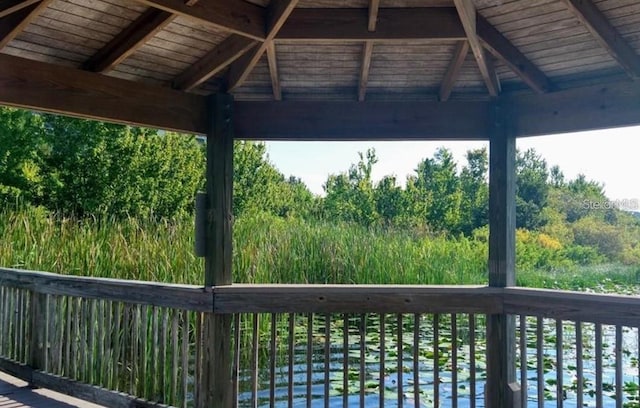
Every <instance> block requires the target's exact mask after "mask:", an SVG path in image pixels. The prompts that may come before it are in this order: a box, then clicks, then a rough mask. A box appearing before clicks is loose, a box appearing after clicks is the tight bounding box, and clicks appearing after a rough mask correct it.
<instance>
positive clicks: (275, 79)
mask: <svg viewBox="0 0 640 408" xmlns="http://www.w3.org/2000/svg"><path fill="white" fill-rule="evenodd" d="M267 61H268V63H269V74H270V75H271V89H272V90H273V98H274V99H275V100H276V101H281V100H282V88H281V87H280V75H279V74H278V58H277V57H276V45H275V44H274V43H273V41H271V42H270V43H269V44H268V45H267Z"/></svg>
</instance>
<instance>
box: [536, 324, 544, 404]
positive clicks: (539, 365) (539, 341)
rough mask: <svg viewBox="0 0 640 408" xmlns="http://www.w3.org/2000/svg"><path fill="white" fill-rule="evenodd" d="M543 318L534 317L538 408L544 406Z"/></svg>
mask: <svg viewBox="0 0 640 408" xmlns="http://www.w3.org/2000/svg"><path fill="white" fill-rule="evenodd" d="M543 325H544V320H543V319H542V317H540V316H538V318H537V319H536V377H537V378H536V380H537V387H538V408H544V358H543V357H544V356H543V353H544V349H543V347H544V326H543Z"/></svg>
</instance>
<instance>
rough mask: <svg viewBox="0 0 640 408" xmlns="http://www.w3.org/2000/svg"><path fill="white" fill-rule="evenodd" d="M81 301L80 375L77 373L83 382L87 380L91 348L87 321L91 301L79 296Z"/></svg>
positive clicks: (89, 327) (89, 329) (89, 325)
mask: <svg viewBox="0 0 640 408" xmlns="http://www.w3.org/2000/svg"><path fill="white" fill-rule="evenodd" d="M80 300H81V303H82V318H81V320H80V338H81V340H80V347H81V351H80V375H79V379H80V381H83V382H88V381H89V378H90V377H89V371H90V370H89V364H90V359H89V350H90V349H91V346H90V339H91V334H89V332H93V331H92V330H91V324H90V323H89V319H90V316H91V314H90V309H91V303H92V301H91V300H89V299H84V298H81V299H80Z"/></svg>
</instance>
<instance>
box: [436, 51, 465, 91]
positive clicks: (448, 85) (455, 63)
mask: <svg viewBox="0 0 640 408" xmlns="http://www.w3.org/2000/svg"><path fill="white" fill-rule="evenodd" d="M468 54H469V42H468V41H460V42H459V43H458V45H457V46H456V50H455V51H454V53H453V58H452V59H451V63H450V64H449V68H448V69H447V73H446V74H445V76H444V79H443V80H442V84H441V85H440V93H439V95H440V101H441V102H446V101H448V100H449V97H450V96H451V91H453V87H454V85H455V83H456V81H457V80H458V76H459V75H460V70H461V69H462V66H463V65H464V61H465V60H466V58H467V55H468Z"/></svg>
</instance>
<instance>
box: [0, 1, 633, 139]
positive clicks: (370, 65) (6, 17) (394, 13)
mask: <svg viewBox="0 0 640 408" xmlns="http://www.w3.org/2000/svg"><path fill="white" fill-rule="evenodd" d="M639 55H640V1H638V0H453V1H451V0H342V1H341V0H315V1H314V0H252V1H250V2H249V1H243V0H41V1H34V0H0V64H4V65H5V66H6V67H8V66H12V67H13V68H12V71H9V68H5V72H6V77H5V78H4V80H3V78H2V76H0V81H1V82H0V91H2V90H3V88H4V90H5V91H6V92H7V93H11V92H10V91H11V89H10V88H11V87H12V86H15V83H16V81H18V80H20V81H26V80H27V79H25V78H22V77H21V78H19V79H17V78H16V75H19V72H18V71H21V72H24V71H29V70H31V71H32V72H34V73H35V74H34V75H33V76H36V77H37V76H38V74H37V73H38V72H42V75H43V77H47V78H54V77H56V78H58V77H59V76H63V77H65V78H67V79H69V80H73V81H75V80H76V79H77V78H85V76H84V75H83V73H84V72H87V73H94V74H92V75H90V76H88V77H87V78H90V79H87V81H88V82H84V83H85V84H86V83H92V84H94V86H98V85H96V84H102V83H103V82H104V83H105V84H106V83H107V82H105V81H109V80H110V79H114V80H113V81H112V82H111V83H112V84H115V85H114V86H116V88H117V87H124V88H126V87H127V85H126V84H127V83H126V82H118V81H117V80H115V78H119V79H123V80H126V81H130V82H131V83H136V84H137V85H140V86H143V87H146V86H149V87H152V88H148V89H152V90H153V89H157V90H159V89H164V90H166V91H169V90H175V91H179V92H180V93H181V94H183V95H184V97H185V98H187V99H184V100H183V99H179V100H180V101H181V102H184V103H186V104H187V105H188V104H189V103H191V102H189V101H191V100H190V99H188V98H189V96H188V95H194V96H197V95H209V94H212V93H217V92H230V93H232V94H233V95H234V96H235V99H236V100H237V101H246V102H251V101H282V104H281V105H276V106H275V107H271V106H269V109H275V111H274V112H277V111H278V109H281V108H283V107H285V106H289V105H286V104H285V102H291V105H290V106H295V105H294V103H295V102H297V101H305V102H307V103H310V102H315V103H318V105H316V106H315V107H314V108H313V109H317V108H318V107H322V106H324V105H321V104H324V103H328V102H331V101H342V102H358V101H359V102H380V101H386V102H388V101H402V102H403V103H408V102H410V101H418V102H438V104H441V103H444V102H447V103H453V102H456V101H457V102H461V103H463V102H467V101H477V102H480V103H482V102H484V101H496V100H505V101H506V100H509V98H513V97H514V95H524V98H530V100H538V99H536V98H537V96H536V95H538V96H540V95H547V94H553V95H554V96H553V97H552V98H550V100H558V99H559V98H560V96H558V95H556V94H557V93H559V92H564V91H571V90H581V89H584V87H586V86H589V85H603V84H612V85H613V86H615V87H618V88H620V89H624V86H622V87H620V85H619V84H621V83H628V84H631V85H629V86H630V89H632V90H634V91H635V90H637V87H638V85H637V83H636V82H635V81H636V80H637V79H638V78H640V56H639ZM13 57H17V59H16V58H13ZM38 62H40V63H45V64H38ZM25 63H27V65H24V64H25ZM34 64H35V65H34ZM63 68H64V69H65V71H60V69H63ZM1 70H2V67H1V66H0V71H1ZM33 76H32V77H31V80H37V79H38V78H33ZM7 78H11V81H9V79H7ZM2 84H4V85H2ZM11 84H13V85H11ZM32 85H33V84H32ZM38 86H41V87H44V88H46V87H47V86H48V85H47V84H42V83H41V84H39V85H38ZM59 86H60V87H62V85H59ZM67 86H70V85H69V83H67V82H66V83H65V84H64V87H67ZM618 88H616V89H618ZM132 89H133V88H132ZM144 89H147V88H144ZM54 91H55V90H54ZM138 91H140V90H138ZM140 92H142V91H140ZM150 92H153V91H150ZM594 92H597V91H594ZM594 92H591V93H590V95H594ZM578 93H579V92H578ZM62 94H63V93H62V92H60V95H62ZM171 95H177V93H175V94H174V93H168V94H163V96H162V97H160V99H162V98H167V99H172V96H171ZM595 95H597V93H596V94H595ZM633 95H635V94H633ZM14 96H15V98H16V100H15V101H14V100H11V99H10V98H4V99H3V98H2V97H1V96H0V103H5V104H9V105H19V106H28V107H36V108H37V107H38V106H39V105H38V104H37V103H23V102H21V100H23V99H25V96H20V95H17V91H16V95H14ZM33 97H34V98H35V97H36V96H35V95H34V96H33ZM531 98H532V99H531ZM553 98H555V99H553ZM593 98H597V96H593ZM629 98H631V101H632V102H631V103H632V104H633V96H630V97H629ZM43 99H44V98H43ZM54 99H55V92H54V93H53V94H52V95H51V101H49V102H47V104H45V105H44V106H41V108H43V109H45V110H54V111H62V112H69V113H71V114H74V113H75V114H80V115H82V116H91V115H87V114H86V113H83V112H75V111H73V110H69V109H68V108H66V109H62V108H60V109H54V108H53V107H51V106H49V105H55V104H56V103H57V102H56V101H55V100H54ZM540 100H544V99H540ZM177 101H178V99H176V100H175V101H174V102H177ZM592 102H593V101H592ZM61 103H62V102H61ZM66 103H67V104H69V103H70V102H69V101H68V100H67V102H66ZM514 103H516V102H514ZM517 103H521V104H523V105H527V104H528V105H527V106H530V102H526V103H525V102H521V101H520V100H518V101H517ZM517 103H516V104H517ZM171 105H175V103H171ZM247 106H249V105H247ZM438 106H441V105H438ZM478 106H479V105H478ZM81 108H82V107H78V108H77V109H79V110H81ZM626 108H629V107H628V106H626ZM633 108H635V105H634V106H633ZM350 109H351V108H350ZM353 109H362V108H353ZM443 109H444V108H443ZM448 109H450V108H448ZM594 109H596V108H594ZM178 111H179V110H178ZM94 116H96V117H105V115H100V114H96V115H94ZM106 117H107V118H110V116H108V115H107V116H106ZM116 119H117V118H116ZM184 120H185V119H183V121H184ZM189 120H191V121H193V120H195V119H193V118H191V119H189ZM121 121H125V122H136V121H131V120H129V119H123V120H121ZM156 122H158V121H157V120H156ZM628 122H630V121H625V122H624V124H628ZM169 127H170V128H179V129H182V128H184V126H183V125H181V126H169ZM191 127H193V126H191ZM188 128H189V126H187V129H185V130H189V129H188ZM191 130H196V129H191Z"/></svg>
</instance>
